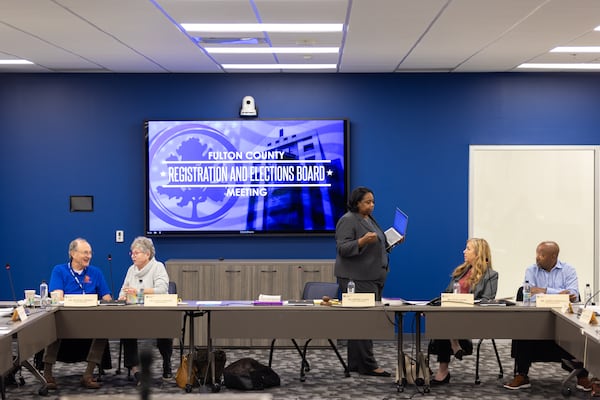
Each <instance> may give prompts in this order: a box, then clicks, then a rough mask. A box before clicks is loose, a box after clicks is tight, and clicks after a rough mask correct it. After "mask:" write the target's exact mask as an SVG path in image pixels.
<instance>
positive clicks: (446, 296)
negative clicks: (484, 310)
mask: <svg viewBox="0 0 600 400" xmlns="http://www.w3.org/2000/svg"><path fill="white" fill-rule="evenodd" d="M441 298H442V307H469V306H471V307H472V306H473V304H474V303H475V298H474V296H473V293H442V294H441Z"/></svg>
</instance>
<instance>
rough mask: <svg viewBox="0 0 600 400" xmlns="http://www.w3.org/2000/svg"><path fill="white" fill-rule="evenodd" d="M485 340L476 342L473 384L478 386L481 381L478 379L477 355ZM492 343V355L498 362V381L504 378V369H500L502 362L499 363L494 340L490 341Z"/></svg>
mask: <svg viewBox="0 0 600 400" xmlns="http://www.w3.org/2000/svg"><path fill="white" fill-rule="evenodd" d="M484 340H485V339H479V341H478V342H477V356H476V358H475V384H476V385H479V384H480V383H481V380H480V379H479V354H480V348H481V343H483V341H484ZM490 340H491V341H492V346H494V354H496V361H498V369H499V371H498V379H502V377H504V369H502V361H500V355H499V354H498V348H497V347H496V341H495V340H494V339H490Z"/></svg>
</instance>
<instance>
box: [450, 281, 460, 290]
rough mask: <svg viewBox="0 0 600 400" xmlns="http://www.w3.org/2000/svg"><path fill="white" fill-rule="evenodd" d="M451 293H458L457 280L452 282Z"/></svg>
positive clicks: (458, 285) (458, 284)
mask: <svg viewBox="0 0 600 400" xmlns="http://www.w3.org/2000/svg"><path fill="white" fill-rule="evenodd" d="M452 293H460V283H458V279H455V280H454V284H453V285H452Z"/></svg>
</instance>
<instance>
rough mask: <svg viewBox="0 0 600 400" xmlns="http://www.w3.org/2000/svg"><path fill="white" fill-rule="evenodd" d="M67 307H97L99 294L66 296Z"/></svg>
mask: <svg viewBox="0 0 600 400" xmlns="http://www.w3.org/2000/svg"><path fill="white" fill-rule="evenodd" d="M64 305H65V307H97V306H98V295H97V294H65V303H64Z"/></svg>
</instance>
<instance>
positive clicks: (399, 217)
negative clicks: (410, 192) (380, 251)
mask: <svg viewBox="0 0 600 400" xmlns="http://www.w3.org/2000/svg"><path fill="white" fill-rule="evenodd" d="M407 225H408V215H406V213H405V212H404V211H402V210H401V209H400V208H398V207H396V212H395V214H394V224H393V225H392V227H391V228H389V229H388V230H386V231H385V238H386V240H387V247H386V248H387V249H388V250H389V249H391V248H392V247H394V246H396V245H397V244H398V243H399V242H400V241H401V240H402V239H403V238H404V236H406V227H407Z"/></svg>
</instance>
